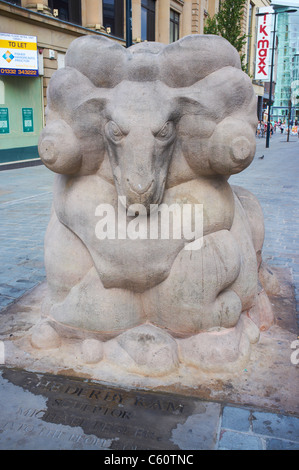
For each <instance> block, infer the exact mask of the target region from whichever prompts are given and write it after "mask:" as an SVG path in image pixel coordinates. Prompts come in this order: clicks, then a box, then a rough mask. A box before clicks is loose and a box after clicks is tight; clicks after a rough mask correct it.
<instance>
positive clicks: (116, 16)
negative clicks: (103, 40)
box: [103, 0, 124, 38]
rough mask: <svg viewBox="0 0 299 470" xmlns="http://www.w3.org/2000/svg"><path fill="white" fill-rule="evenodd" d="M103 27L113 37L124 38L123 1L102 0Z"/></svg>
mask: <svg viewBox="0 0 299 470" xmlns="http://www.w3.org/2000/svg"><path fill="white" fill-rule="evenodd" d="M103 26H104V27H105V28H110V33H111V34H112V35H113V36H116V37H118V38H123V37H124V0H103Z"/></svg>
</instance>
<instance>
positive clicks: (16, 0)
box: [5, 0, 21, 6]
mask: <svg viewBox="0 0 299 470" xmlns="http://www.w3.org/2000/svg"><path fill="white" fill-rule="evenodd" d="M5 1H6V2H9V3H12V4H13V5H19V6H21V0H5Z"/></svg>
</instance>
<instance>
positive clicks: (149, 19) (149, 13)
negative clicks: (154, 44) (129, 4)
mask: <svg viewBox="0 0 299 470" xmlns="http://www.w3.org/2000/svg"><path fill="white" fill-rule="evenodd" d="M155 22H156V2H155V0H141V39H142V41H155V36H156V35H155Z"/></svg>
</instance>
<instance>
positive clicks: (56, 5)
mask: <svg viewBox="0 0 299 470" xmlns="http://www.w3.org/2000/svg"><path fill="white" fill-rule="evenodd" d="M48 4H49V7H50V8H51V10H52V12H53V10H58V16H57V18H59V19H60V20H64V21H69V22H70V23H74V24H79V25H81V24H82V21H81V0H49V2H48Z"/></svg>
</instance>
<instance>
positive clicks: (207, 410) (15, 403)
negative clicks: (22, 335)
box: [0, 369, 220, 450]
mask: <svg viewBox="0 0 299 470" xmlns="http://www.w3.org/2000/svg"><path fill="white" fill-rule="evenodd" d="M0 378H1V377H0ZM2 380H3V381H4V383H5V384H6V387H8V388H9V390H10V389H11V387H13V389H11V390H10V392H9V393H10V400H9V403H10V407H11V410H10V411H9V413H5V408H4V405H3V404H2V406H3V411H2V412H1V415H0V432H1V434H2V438H1V442H2V445H4V446H5V444H6V446H7V447H4V448H13V445H14V441H13V440H11V436H12V435H14V436H16V437H15V438H16V439H17V436H22V439H21V441H19V444H17V447H18V448H24V447H22V446H25V447H26V448H39V449H41V448H45V447H43V446H46V448H48V446H49V445H50V447H51V448H52V449H59V448H66V449H67V448H90V449H102V450H108V449H109V450H147V449H148V450H152V449H153V450H154V449H155V450H159V449H161V450H168V449H173V450H175V449H185V450H187V449H200V446H201V445H202V442H203V439H202V436H201V434H202V433H204V435H205V436H206V439H205V448H206V449H212V448H213V446H214V444H215V440H216V429H217V423H218V420H219V416H220V405H218V404H217V403H210V402H204V401H201V400H198V399H194V398H192V397H182V396H180V395H173V394H168V393H161V392H159V393H154V392H145V391H138V390H124V389H118V388H114V387H110V386H105V385H103V384H99V383H92V382H88V381H84V380H78V379H73V378H68V377H62V376H52V375H48V374H36V373H31V372H26V371H16V370H13V369H4V370H3V373H2ZM8 388H7V390H8ZM15 389H16V390H17V393H22V394H23V396H24V397H26V399H25V400H24V399H22V398H21V399H18V398H17V396H15V393H14V392H12V390H15ZM28 392H29V393H28ZM28 397H31V398H30V402H28ZM41 399H42V401H41ZM6 435H7V436H8V437H7V439H8V441H7V442H5V436H6ZM9 436H10V438H9ZM10 446H11V447H10ZM36 446H37V447H36ZM0 448H1V444H0Z"/></svg>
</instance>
